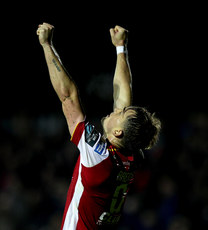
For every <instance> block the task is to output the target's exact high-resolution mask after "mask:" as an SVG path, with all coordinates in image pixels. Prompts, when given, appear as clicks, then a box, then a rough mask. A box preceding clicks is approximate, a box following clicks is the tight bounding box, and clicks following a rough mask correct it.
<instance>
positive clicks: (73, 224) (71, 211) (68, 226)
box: [63, 162, 84, 230]
mask: <svg viewBox="0 0 208 230" xmlns="http://www.w3.org/2000/svg"><path fill="white" fill-rule="evenodd" d="M83 191H84V186H83V184H82V181H81V162H80V163H79V175H78V178H77V182H76V185H75V189H74V194H73V197H72V200H71V202H70V205H69V207H68V210H67V214H66V217H65V222H64V226H63V230H76V228H77V222H78V206H79V202H80V199H81V196H82V193H83ZM75 194H76V195H75Z"/></svg>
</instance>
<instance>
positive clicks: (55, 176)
mask: <svg viewBox="0 0 208 230" xmlns="http://www.w3.org/2000/svg"><path fill="white" fill-rule="evenodd" d="M204 9H205V8H204V6H203V5H199V4H198V5H196V4H195V3H193V4H191V3H168V4H167V3H165V4H164V3H160V4H158V3H157V4H152V3H150V2H148V3H137V4H132V3H131V2H126V3H125V4H121V3H118V2H115V3H112V2H111V3H108V2H106V1H105V2H102V1H99V2H97V3H93V4H91V3H82V2H77V3H73V4H72V3H70V2H69V3H68V2H62V1H59V2H53V3H47V2H40V3H39V2H30V3H27V4H22V3H19V2H18V3H11V4H7V5H4V7H2V12H4V14H2V15H1V70H2V71H1V72H2V74H1V84H0V98H1V110H0V118H1V123H0V128H1V134H0V137H1V142H0V143H1V148H0V173H1V177H0V180H1V181H0V186H1V187H0V189H1V190H0V201H1V205H0V206H1V208H0V226H1V229H41V230H42V229H44V230H45V229H59V227H58V226H60V221H61V217H62V213H63V208H64V203H65V198H66V192H67V189H68V185H69V182H70V178H71V173H72V170H73V166H74V162H75V160H76V156H77V154H76V150H75V149H74V146H73V145H71V144H70V143H69V138H70V137H69V134H68V131H67V127H66V123H65V120H64V117H63V115H62V112H61V105H60V102H59V100H58V98H57V96H56V94H55V93H54V90H53V88H52V86H51V84H50V81H49V75H48V70H47V66H46V63H45V59H44V55H43V50H42V48H41V46H40V45H39V42H38V37H37V35H36V29H37V28H38V24H41V23H42V22H48V23H50V24H53V25H54V26H55V31H54V45H55V47H56V50H57V51H58V53H59V55H60V57H61V59H62V61H63V63H64V65H65V67H66V69H67V70H68V71H69V73H70V74H71V75H72V77H73V78H74V79H75V81H76V83H77V85H78V88H79V90H80V94H81V98H82V103H83V106H84V108H85V111H86V114H87V116H88V117H89V118H90V119H91V120H92V121H93V122H94V123H95V124H96V125H97V126H98V129H99V128H100V125H99V120H100V118H101V117H102V116H105V115H106V114H108V113H109V112H110V111H111V109H112V78H113V73H114V69H115V61H116V52H115V48H114V47H113V45H112V44H111V40H110V35H109V29H110V28H111V27H114V26H115V25H120V26H123V27H125V28H126V29H128V30H129V45H128V50H129V61H130V66H131V70H132V75H133V96H134V104H137V105H141V106H145V107H147V108H148V109H149V110H150V111H151V112H156V115H157V116H158V117H159V118H160V119H161V121H162V125H163V126H162V127H163V128H162V133H161V138H160V141H159V143H158V145H157V146H156V147H155V148H154V149H153V150H152V151H149V152H147V153H146V154H147V156H148V157H149V158H150V165H151V167H150V169H148V170H144V172H142V173H141V175H142V178H140V177H141V175H140V174H139V175H138V178H139V179H138V181H139V182H138V184H137V183H135V184H136V185H135V187H134V189H133V190H132V191H133V192H132V194H131V195H130V198H129V200H127V205H126V208H125V210H124V219H123V222H122V224H121V226H120V229H124V230H126V229H142V230H143V229H144V230H157V229H160V230H162V229H164V230H166V229H167V230H174V229H176V226H183V227H184V229H187V230H189V229H191V230H192V229H206V228H207V225H208V187H207V176H208V174H207V164H208V162H207V153H208V152H207V147H208V146H207V131H208V116H207V93H206V92H207V82H206V77H207V36H206V31H207V24H206V23H205V22H206V19H207V16H206V14H205V12H204ZM74 153H75V154H74ZM137 185H138V186H137ZM144 185H146V186H145V188H143V187H144ZM135 194H136V195H135ZM131 202H132V203H131ZM132 204H137V205H135V207H134V206H133V205H132ZM132 207H134V208H132ZM131 208H132V209H131ZM126 219H127V221H126ZM130 223H132V224H130ZM181 229H182V228H181Z"/></svg>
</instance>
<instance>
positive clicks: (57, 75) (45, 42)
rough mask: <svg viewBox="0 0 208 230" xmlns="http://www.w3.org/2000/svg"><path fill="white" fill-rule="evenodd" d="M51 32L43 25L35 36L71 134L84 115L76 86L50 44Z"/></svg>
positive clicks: (50, 29) (51, 29) (51, 30)
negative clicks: (40, 46) (41, 48)
mask: <svg viewBox="0 0 208 230" xmlns="http://www.w3.org/2000/svg"><path fill="white" fill-rule="evenodd" d="M53 30H54V27H53V26H52V25H50V24H48V23H43V24H42V25H39V28H38V30H37V35H38V36H39V42H40V44H41V45H42V47H43V50H44V55H45V59H46V63H47V66H48V70H49V75H50V80H51V83H52V85H53V88H54V90H55V91H56V93H57V95H58V97H59V99H60V101H61V102H62V108H63V112H64V115H65V117H66V120H67V124H68V127H69V132H70V134H72V133H73V131H74V128H75V127H76V124H77V123H78V122H80V121H82V120H83V119H84V114H83V111H82V108H81V105H80V100H79V95H78V90H77V87H76V84H75V82H74V81H73V79H72V78H71V76H70V75H69V74H68V73H67V71H66V70H65V68H64V66H63V64H62V62H61V60H60V57H59V56H58V54H57V52H56V50H55V48H54V46H53V44H52V36H53Z"/></svg>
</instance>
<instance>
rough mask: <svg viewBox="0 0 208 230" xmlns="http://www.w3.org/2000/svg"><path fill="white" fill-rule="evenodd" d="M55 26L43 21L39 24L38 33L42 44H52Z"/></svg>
mask: <svg viewBox="0 0 208 230" xmlns="http://www.w3.org/2000/svg"><path fill="white" fill-rule="evenodd" d="M53 30H54V26H52V25H50V24H48V23H43V24H41V25H39V26H38V29H37V35H38V37H39V42H40V44H41V45H45V44H51V42H52V37H53Z"/></svg>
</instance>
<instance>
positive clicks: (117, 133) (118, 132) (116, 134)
mask: <svg viewBox="0 0 208 230" xmlns="http://www.w3.org/2000/svg"><path fill="white" fill-rule="evenodd" d="M113 135H114V137H117V138H121V137H122V136H123V130H121V129H115V130H114V131H113Z"/></svg>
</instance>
